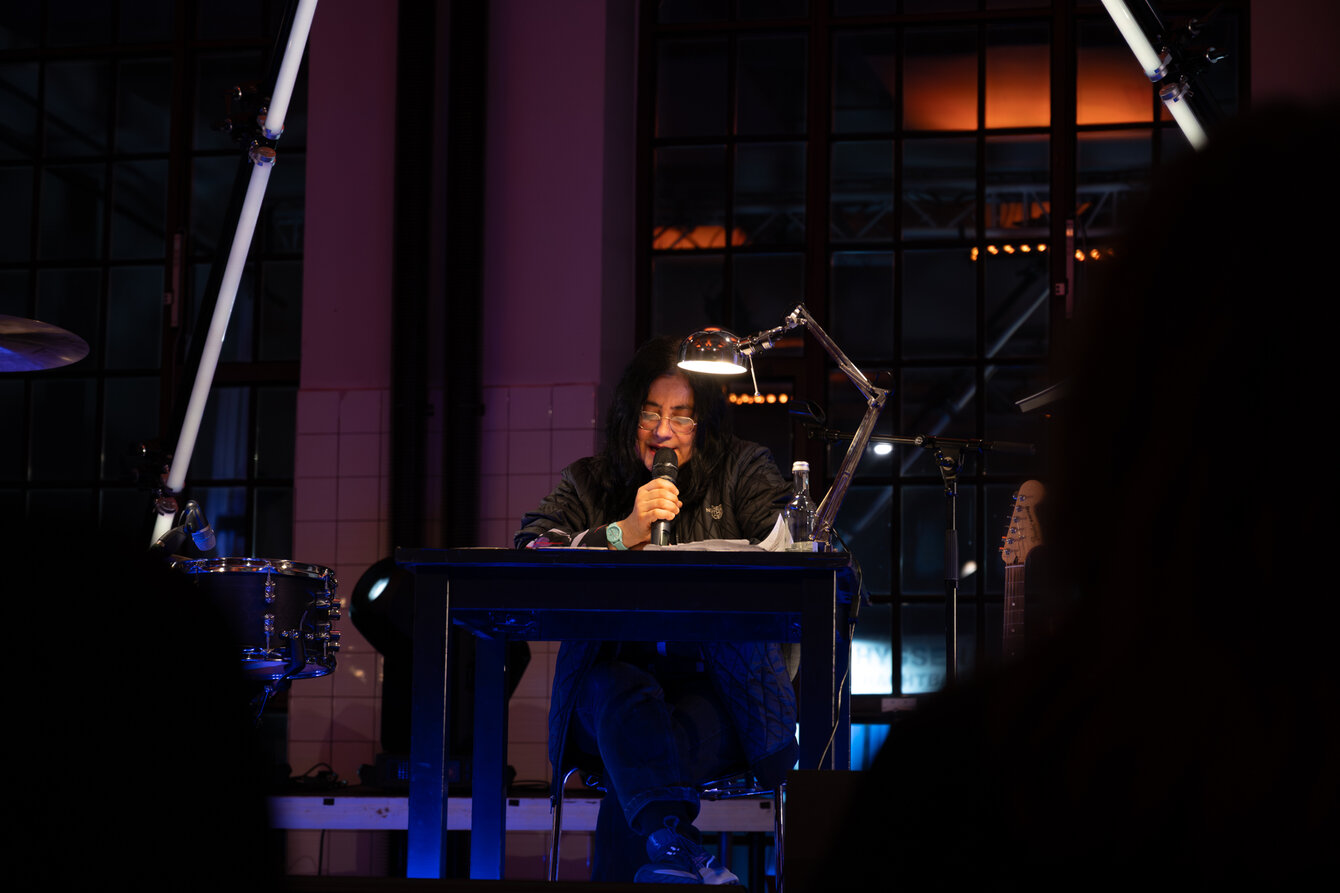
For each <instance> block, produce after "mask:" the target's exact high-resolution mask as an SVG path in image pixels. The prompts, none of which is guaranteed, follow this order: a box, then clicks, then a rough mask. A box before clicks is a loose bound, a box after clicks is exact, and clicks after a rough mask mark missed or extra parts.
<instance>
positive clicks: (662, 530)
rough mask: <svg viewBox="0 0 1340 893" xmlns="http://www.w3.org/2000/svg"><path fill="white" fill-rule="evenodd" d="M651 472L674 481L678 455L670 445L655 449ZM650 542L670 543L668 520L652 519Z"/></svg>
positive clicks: (662, 544) (661, 544)
mask: <svg viewBox="0 0 1340 893" xmlns="http://www.w3.org/2000/svg"><path fill="white" fill-rule="evenodd" d="M651 474H652V476H653V477H658V478H665V479H666V480H667V481H669V482H670V483H672V484H673V483H675V481H676V479H677V478H678V477H679V457H678V456H676V455H675V451H674V450H672V449H670V447H661V448H660V449H659V450H657V451H656V456H655V458H653V459H652V461H651ZM651 542H652V545H655V546H668V545H670V522H669V521H653V522H652V524H651Z"/></svg>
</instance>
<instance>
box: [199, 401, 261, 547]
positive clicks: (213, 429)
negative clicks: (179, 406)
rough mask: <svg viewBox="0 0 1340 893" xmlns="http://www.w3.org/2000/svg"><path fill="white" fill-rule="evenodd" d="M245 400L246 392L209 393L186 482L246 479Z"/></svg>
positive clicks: (247, 426)
mask: <svg viewBox="0 0 1340 893" xmlns="http://www.w3.org/2000/svg"><path fill="white" fill-rule="evenodd" d="M249 397H250V394H249V390H248V389H247V388H244V387H222V388H221V387H216V388H214V390H213V391H212V392H211V393H210V395H209V401H208V402H207V403H206V404H205V414H204V418H202V419H201V421H200V435H199V438H198V440H197V441H196V445H195V453H194V454H193V455H192V456H191V468H190V473H189V479H192V480H223V479H228V478H238V479H245V478H246V476H247V465H248V462H247V459H248V457H249V452H248V448H247V441H248V434H249V433H250V431H251V419H250V411H249V405H250V399H249ZM244 502H245V501H244ZM214 526H215V528H217V527H218V526H219V525H218V523H217V522H216V523H215V524H214ZM220 554H222V550H220Z"/></svg>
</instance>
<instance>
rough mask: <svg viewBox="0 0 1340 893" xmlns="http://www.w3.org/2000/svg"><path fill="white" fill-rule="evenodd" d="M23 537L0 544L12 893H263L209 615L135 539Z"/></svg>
mask: <svg viewBox="0 0 1340 893" xmlns="http://www.w3.org/2000/svg"><path fill="white" fill-rule="evenodd" d="M32 531H33V535H32V536H31V538H30V539H27V540H25V538H24V536H23V535H22V534H21V533H18V532H15V533H14V534H13V535H12V536H9V537H7V538H6V539H5V541H4V543H3V544H0V591H2V592H3V593H4V596H5V603H6V606H7V609H8V611H9V616H8V623H9V629H10V633H11V635H10V637H9V645H10V649H11V650H10V656H11V658H12V662H11V664H10V666H11V668H12V672H11V681H10V693H9V696H8V698H7V701H6V703H7V705H8V707H9V709H8V711H7V714H6V722H7V728H8V730H9V735H8V738H9V744H8V745H7V750H6V753H7V754H8V757H9V758H8V764H9V767H10V769H11V770H12V771H11V778H10V783H9V785H8V792H9V800H8V802H9V804H10V807H11V812H12V813H13V815H14V817H15V819H16V820H17V821H15V822H14V823H12V824H13V825H14V828H15V831H14V835H13V837H12V838H11V841H10V842H11V844H12V848H11V849H10V851H9V852H10V857H9V860H8V861H9V866H8V868H9V875H10V877H11V878H14V879H15V880H14V882H13V889H64V888H67V887H68V888H72V889H76V890H90V889H107V888H129V889H134V890H174V891H176V890H193V891H194V890H220V891H224V890H228V891H234V890H248V891H253V893H263V891H266V890H271V889H276V888H277V887H278V885H279V882H280V880H281V877H280V870H279V855H278V854H279V851H278V849H277V848H276V847H275V846H273V841H272V839H271V836H270V832H269V829H268V822H267V815H266V811H265V800H264V784H265V782H266V780H267V778H268V775H269V772H270V770H269V767H268V765H267V764H266V763H265V762H264V761H263V759H262V757H261V752H260V749H259V747H258V745H257V742H256V737H255V731H254V727H253V724H252V721H251V716H250V710H249V709H248V700H249V697H250V694H251V692H250V689H249V688H248V687H247V685H246V683H245V680H244V679H243V676H242V672H241V669H240V667H239V660H238V658H239V653H238V650H237V647H236V645H235V644H234V642H233V639H232V637H231V635H230V634H229V633H228V626H227V623H226V622H225V619H224V618H222V617H220V616H219V615H218V614H216V613H215V611H214V610H213V609H212V607H211V605H210V604H209V603H208V602H207V600H205V599H202V598H201V596H200V593H199V591H198V590H196V588H195V587H194V586H192V585H191V584H190V582H189V581H188V580H187V578H186V575H185V574H183V573H179V572H177V571H173V570H171V569H169V568H168V566H167V565H166V564H165V563H164V562H163V561H162V560H160V559H157V558H153V557H151V556H150V555H149V554H148V552H147V550H146V549H145V547H144V544H143V543H142V542H135V543H130V542H118V543H111V542H104V541H105V540H107V539H108V538H109V535H108V534H106V533H105V532H99V534H98V535H97V537H94V536H93V535H92V534H91V533H87V532H86V534H87V535H86V539H96V540H98V541H97V542H93V543H91V544H90V543H87V542H85V543H81V544H77V545H76V544H75V541H76V538H75V537H74V536H71V535H69V531H68V525H67V527H66V528H62V527H61V526H59V525H57V524H54V523H53V524H50V525H41V526H35V527H34V528H32Z"/></svg>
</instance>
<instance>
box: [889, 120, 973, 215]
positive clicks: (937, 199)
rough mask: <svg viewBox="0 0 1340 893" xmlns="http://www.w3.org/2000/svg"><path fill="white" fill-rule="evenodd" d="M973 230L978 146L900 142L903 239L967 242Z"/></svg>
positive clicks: (967, 142)
mask: <svg viewBox="0 0 1340 893" xmlns="http://www.w3.org/2000/svg"><path fill="white" fill-rule="evenodd" d="M976 230H977V146H976V143H975V141H973V140H971V139H931V140H904V141H903V237H904V238H907V239H916V238H927V237H933V238H954V237H957V238H960V239H971V238H973V237H974V236H975V235H976Z"/></svg>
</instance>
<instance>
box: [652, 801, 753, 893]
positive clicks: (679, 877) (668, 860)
mask: <svg viewBox="0 0 1340 893" xmlns="http://www.w3.org/2000/svg"><path fill="white" fill-rule="evenodd" d="M647 858H648V859H650V860H651V863H650V864H648V865H643V866H642V867H641V868H639V869H638V870H637V876H636V877H634V878H633V880H634V882H635V883H639V884H713V885H716V884H730V885H734V886H739V884H740V879H739V878H738V877H736V876H735V875H734V874H733V873H732V872H731V871H730V870H729V869H725V868H722V867H721V866H720V865H718V864H717V859H716V856H713V855H712V854H711V853H709V852H707V851H706V850H704V849H703V848H702V847H701V846H699V845H698V844H696V843H694V842H693V841H692V840H689V839H688V838H687V837H685V836H684V835H683V834H680V833H679V819H678V818H676V817H675V816H670V817H668V818H666V820H665V827H664V828H661V829H659V830H656V831H653V832H651V834H650V835H649V836H648V837H647Z"/></svg>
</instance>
